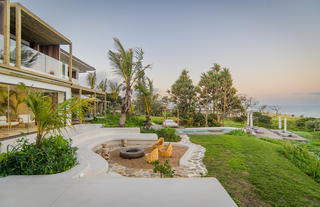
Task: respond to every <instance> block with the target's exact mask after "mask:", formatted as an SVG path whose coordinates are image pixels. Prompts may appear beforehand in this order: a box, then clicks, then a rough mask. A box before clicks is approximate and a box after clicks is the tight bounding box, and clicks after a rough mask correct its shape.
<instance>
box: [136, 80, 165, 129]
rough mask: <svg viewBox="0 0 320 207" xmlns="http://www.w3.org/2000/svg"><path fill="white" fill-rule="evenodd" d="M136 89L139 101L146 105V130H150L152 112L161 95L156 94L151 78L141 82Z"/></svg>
mask: <svg viewBox="0 0 320 207" xmlns="http://www.w3.org/2000/svg"><path fill="white" fill-rule="evenodd" d="M136 89H138V91H139V94H138V99H139V100H140V101H141V102H143V103H144V109H145V116H146V121H145V128H146V129H150V126H151V111H152V109H153V107H154V105H155V104H156V102H157V99H158V97H159V94H157V93H155V92H154V88H153V82H152V81H151V80H150V79H149V78H146V81H139V82H138V84H137V85H136Z"/></svg>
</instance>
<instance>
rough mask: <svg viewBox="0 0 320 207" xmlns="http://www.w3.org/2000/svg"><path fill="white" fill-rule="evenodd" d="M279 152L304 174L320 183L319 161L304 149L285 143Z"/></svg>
mask: <svg viewBox="0 0 320 207" xmlns="http://www.w3.org/2000/svg"><path fill="white" fill-rule="evenodd" d="M280 152H281V153H282V154H284V155H285V156H286V157H287V158H288V159H289V160H290V161H291V162H292V163H293V164H294V165H295V166H297V167H298V168H300V169H301V170H302V171H303V172H304V173H306V174H307V175H309V176H311V177H312V178H313V179H314V180H315V181H316V182H318V183H320V161H319V160H318V159H317V157H316V156H314V155H313V154H311V153H310V152H309V151H308V150H307V149H306V148H305V147H303V146H298V145H295V144H291V143H289V142H286V143H284V144H283V148H282V149H280Z"/></svg>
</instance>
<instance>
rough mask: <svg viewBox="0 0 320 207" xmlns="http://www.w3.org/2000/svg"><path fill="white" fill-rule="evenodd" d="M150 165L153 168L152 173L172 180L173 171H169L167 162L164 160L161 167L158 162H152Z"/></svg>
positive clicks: (169, 167) (169, 166)
mask: <svg viewBox="0 0 320 207" xmlns="http://www.w3.org/2000/svg"><path fill="white" fill-rule="evenodd" d="M151 164H152V165H153V166H154V168H153V172H154V173H157V172H159V173H160V177H161V178H164V177H165V178H173V176H174V172H175V171H174V170H173V169H171V165H170V164H169V160H166V161H165V162H164V164H163V165H162V164H160V162H159V160H156V161H153V162H152V163H151Z"/></svg>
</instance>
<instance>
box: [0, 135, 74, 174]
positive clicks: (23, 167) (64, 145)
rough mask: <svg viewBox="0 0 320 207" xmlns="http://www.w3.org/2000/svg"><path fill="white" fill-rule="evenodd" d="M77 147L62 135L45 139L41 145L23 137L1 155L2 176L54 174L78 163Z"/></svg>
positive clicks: (0, 168)
mask: <svg viewBox="0 0 320 207" xmlns="http://www.w3.org/2000/svg"><path fill="white" fill-rule="evenodd" d="M76 150H77V148H76V147H72V146H71V139H69V140H66V139H64V138H63V137H62V136H61V135H56V136H50V137H48V138H47V139H44V140H43V141H42V142H41V144H40V146H39V147H37V146H36V145H34V144H33V143H29V142H28V140H27V139H25V138H23V139H20V140H18V141H17V145H15V146H14V147H12V148H11V149H10V150H8V152H6V153H2V154H1V155H0V176H8V175H41V174H54V173H60V172H63V171H66V170H69V169H70V168H72V167H73V166H75V165H76V164H77V157H76Z"/></svg>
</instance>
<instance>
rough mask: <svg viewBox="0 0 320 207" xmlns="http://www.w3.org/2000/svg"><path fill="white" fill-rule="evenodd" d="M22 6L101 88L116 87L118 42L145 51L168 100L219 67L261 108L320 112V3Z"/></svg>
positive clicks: (144, 1)
mask: <svg viewBox="0 0 320 207" xmlns="http://www.w3.org/2000/svg"><path fill="white" fill-rule="evenodd" d="M19 2H20V3H21V4H23V5H24V6H25V7H26V8H28V9H29V10H31V11H32V12H33V13H35V14H36V15H37V16H39V17H40V18H41V19H43V20H44V21H46V22H47V23H48V24H49V25H51V26H52V27H54V28H55V29H56V30H58V31H59V32H60V33H62V34H63V35H65V36H66V37H68V38H69V39H70V40H71V41H72V43H73V54H74V55H75V56H77V57H79V58H80V59H82V60H83V61H85V62H87V63H88V64H90V65H92V66H94V67H95V68H96V69H97V73H98V79H99V80H100V79H101V78H104V77H105V76H107V78H108V79H110V80H111V79H116V76H115V75H114V74H113V72H112V67H111V65H110V62H109V59H108V56H107V53H108V50H114V49H115V47H114V42H113V39H112V38H113V37H118V38H119V39H120V41H121V42H122V44H123V45H124V46H125V47H126V48H132V47H140V48H142V49H143V51H144V52H145V56H144V57H145V58H144V63H145V64H152V69H151V70H150V71H148V72H147V75H148V76H149V77H150V78H151V79H153V81H154V84H155V87H156V88H158V89H159V91H160V93H161V94H162V95H165V93H166V90H167V89H169V88H170V86H171V85H172V84H173V83H174V81H175V80H176V79H177V78H178V77H179V75H180V73H181V71H182V70H183V69H185V68H186V69H187V70H189V71H190V73H189V74H190V76H191V78H192V80H193V82H194V84H197V83H198V81H199V78H200V75H201V73H203V72H206V71H208V70H209V69H210V67H211V66H212V65H213V63H219V64H221V65H222V66H225V67H228V68H229V69H230V70H231V73H232V76H233V79H234V85H235V87H236V88H237V90H238V92H239V93H241V94H246V95H248V96H253V97H255V98H256V99H257V100H259V101H260V103H266V104H316V105H320V38H319V37H320V1H319V0H314V1H312V0H304V1H300V0H297V1H295V0H287V1H285V0H274V1H273V0H261V1H259V0H255V1H247V0H243V1H237V0H235V1H201V0H199V1H196V0H194V1H188V0H184V1H183V0H162V1H159V0H154V1H153V0H135V1H132V0H126V1H125V0H119V1H107V0H90V1H89V0H54V1H50V0H20V1H19ZM81 80H82V82H84V77H81Z"/></svg>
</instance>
